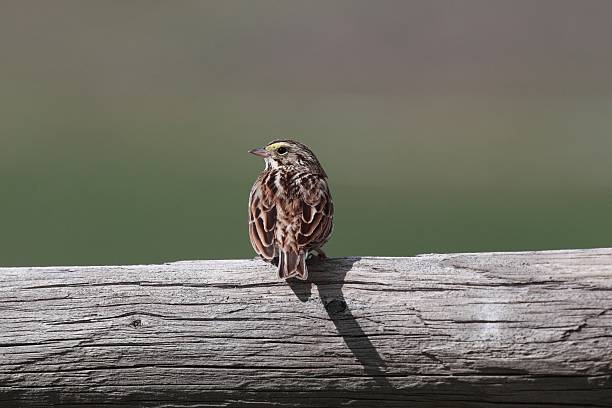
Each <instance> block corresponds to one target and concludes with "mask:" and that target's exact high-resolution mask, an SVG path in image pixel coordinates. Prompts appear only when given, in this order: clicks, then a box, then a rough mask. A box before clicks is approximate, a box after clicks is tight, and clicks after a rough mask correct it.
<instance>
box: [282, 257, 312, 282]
mask: <svg viewBox="0 0 612 408" xmlns="http://www.w3.org/2000/svg"><path fill="white" fill-rule="evenodd" d="M278 277H279V278H281V279H289V278H293V277H296V278H298V279H301V280H306V279H308V269H307V268H306V254H305V253H304V252H300V253H295V252H288V251H281V253H280V257H279V260H278Z"/></svg>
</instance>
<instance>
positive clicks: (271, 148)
mask: <svg viewBox="0 0 612 408" xmlns="http://www.w3.org/2000/svg"><path fill="white" fill-rule="evenodd" d="M281 146H285V147H287V146H289V144H287V143H284V142H278V143H272V144H269V145H267V146H266V150H267V151H269V152H271V151H273V150H276V149H278V148H279V147H281Z"/></svg>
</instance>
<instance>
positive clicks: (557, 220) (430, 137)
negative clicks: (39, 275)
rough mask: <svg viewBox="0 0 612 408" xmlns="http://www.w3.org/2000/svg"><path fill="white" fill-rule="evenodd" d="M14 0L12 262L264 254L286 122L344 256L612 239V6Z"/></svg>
mask: <svg viewBox="0 0 612 408" xmlns="http://www.w3.org/2000/svg"><path fill="white" fill-rule="evenodd" d="M0 7H1V8H2V10H1V11H0V51H1V54H0V58H1V63H0V143H1V150H0V194H1V197H0V217H1V224H0V225H1V227H2V230H1V231H2V232H1V234H0V265H51V264H113V263H152V262H162V261H171V260H177V259H205V258H206V259H210V258H243V257H251V256H253V255H254V254H253V252H252V250H251V248H250V245H249V243H248V237H247V232H246V205H247V197H248V192H249V189H250V187H251V184H252V182H253V181H254V179H255V178H256V176H257V174H258V172H259V171H260V170H261V169H262V167H263V163H262V162H261V161H260V160H259V159H258V158H255V157H252V156H250V155H248V154H247V153H246V151H247V150H248V149H250V148H253V147H259V146H261V145H264V144H265V143H266V142H268V141H270V140H272V139H276V138H282V137H290V138H294V139H297V140H300V141H302V142H304V143H306V144H308V145H309V146H311V147H312V149H313V150H314V151H315V153H317V155H318V156H319V158H320V160H321V162H322V163H323V165H324V167H325V168H326V170H327V172H328V174H329V176H330V183H331V187H332V192H333V195H334V199H335V204H336V211H337V215H336V229H335V232H334V236H333V239H332V241H331V242H330V243H329V245H328V249H329V251H328V253H329V254H330V255H331V256H342V255H393V256H404V255H412V254H416V253H422V252H448V251H490V250H495V251H502V250H503V251H506V250H535V249H553V248H583V247H601V246H610V245H612V236H611V231H612V218H611V210H612V183H611V177H612V161H611V160H610V157H611V152H612V132H611V131H612V76H611V75H610V72H612V52H611V51H612V48H611V46H610V38H612V25H611V24H610V22H609V16H610V15H612V3H611V2H607V1H584V2H578V1H554V0H547V1H544V0H542V1H537V2H533V1H484V0H482V1H462V2H455V1H451V0H448V1H425V0H423V1H406V2H400V1H214V2H213V1H176V2H162V1H102V0H100V1H92V2H81V1H53V2H49V1H14V2H12V1H4V2H2V6H0Z"/></svg>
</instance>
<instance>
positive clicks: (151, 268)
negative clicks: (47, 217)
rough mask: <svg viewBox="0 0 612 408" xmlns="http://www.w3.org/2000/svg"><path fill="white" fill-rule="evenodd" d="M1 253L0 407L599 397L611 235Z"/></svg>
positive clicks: (577, 400)
mask: <svg viewBox="0 0 612 408" xmlns="http://www.w3.org/2000/svg"><path fill="white" fill-rule="evenodd" d="M310 270H311V281H310V282H307V283H302V282H289V283H286V282H284V281H279V280H277V279H276V271H275V270H274V268H273V267H271V266H269V265H266V264H264V263H263V262H261V261H258V260H234V261H189V262H176V263H170V264H164V265H139V266H101V267H49V268H0V327H1V330H0V406H1V407H11V406H19V407H22V406H41V407H42V406H44V407H47V406H74V407H80V406H85V405H87V406H101V407H102V406H139V407H148V406H163V407H179V406H180V407H196V406H197V407H209V406H211V407H212V406H214V407H220V406H238V407H243V406H244V407H253V406H275V407H325V406H340V405H342V404H346V406H350V407H362V406H363V407H374V406H376V407H377V406H397V407H495V408H499V407H506V406H507V407H518V406H521V407H551V406H563V407H568V406H575V407H602V408H603V407H612V363H611V362H612V249H596V250H571V251H553V252H525V253H483V254H449V255H422V256H418V257H413V258H365V257H364V258H343V259H331V260H327V261H317V262H315V263H313V264H312V265H311V266H310Z"/></svg>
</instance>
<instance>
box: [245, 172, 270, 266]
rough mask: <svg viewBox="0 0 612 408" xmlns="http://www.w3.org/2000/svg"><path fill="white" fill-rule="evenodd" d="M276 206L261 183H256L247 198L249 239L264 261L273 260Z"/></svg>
mask: <svg viewBox="0 0 612 408" xmlns="http://www.w3.org/2000/svg"><path fill="white" fill-rule="evenodd" d="M275 225H276V206H275V205H274V200H272V197H271V196H270V194H267V190H266V186H265V184H263V183H256V184H255V186H253V190H251V195H250V197H249V238H250V239H251V245H252V246H253V249H254V250H255V252H257V253H258V254H259V255H261V256H262V258H264V259H265V260H268V261H270V260H272V259H273V258H274V226H275Z"/></svg>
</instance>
